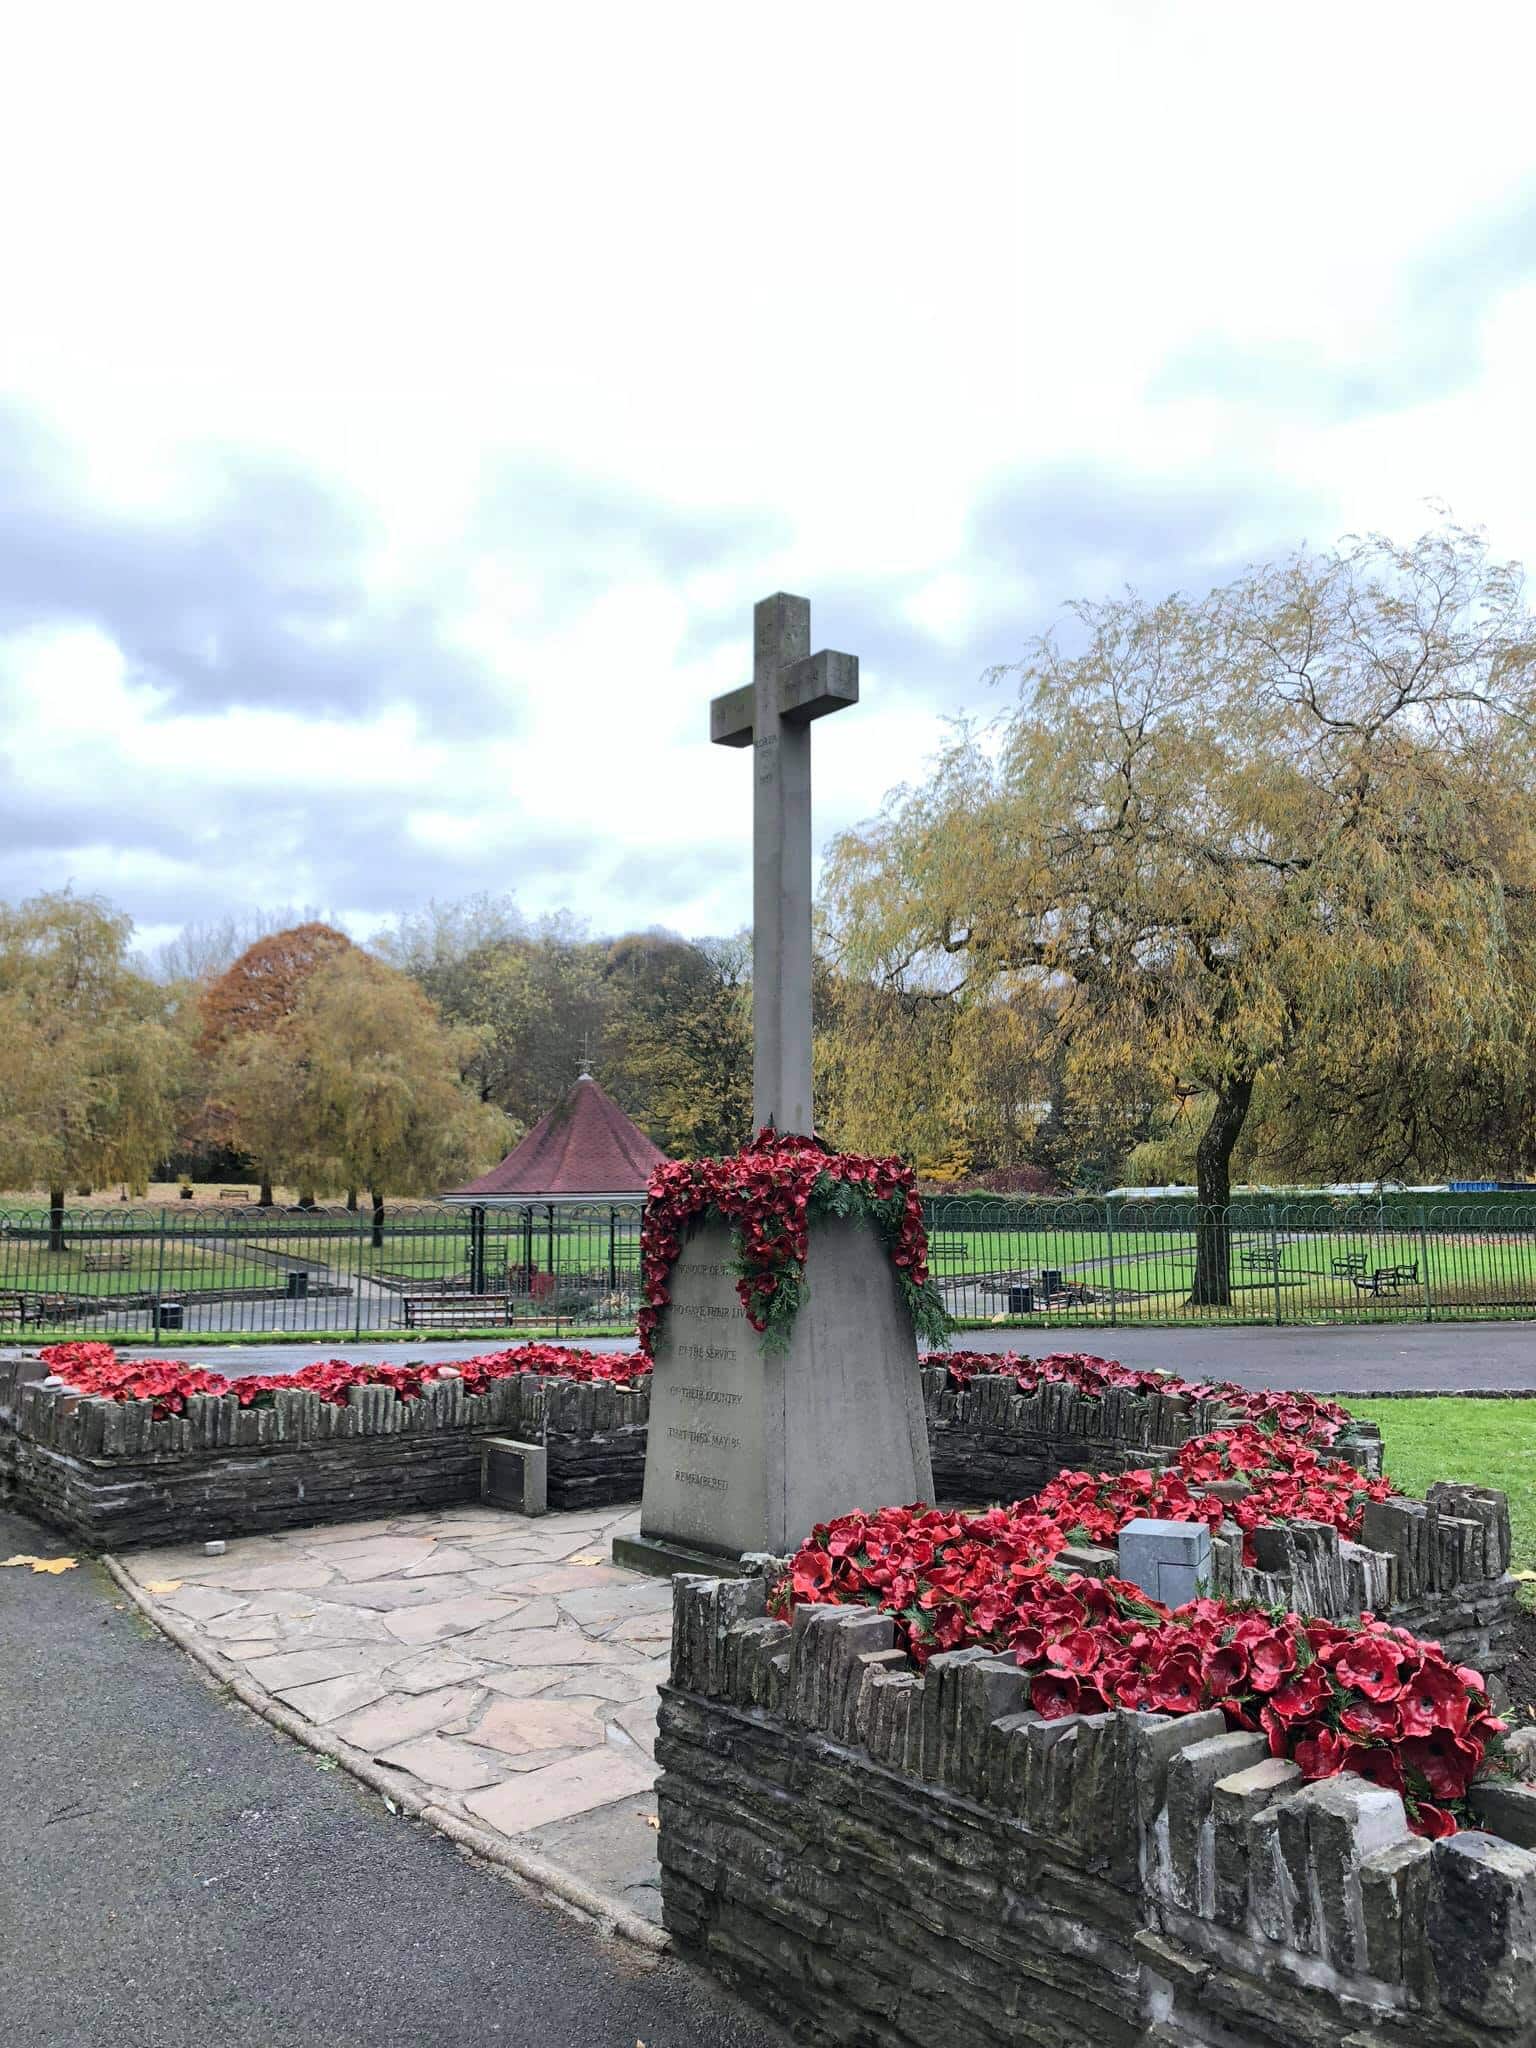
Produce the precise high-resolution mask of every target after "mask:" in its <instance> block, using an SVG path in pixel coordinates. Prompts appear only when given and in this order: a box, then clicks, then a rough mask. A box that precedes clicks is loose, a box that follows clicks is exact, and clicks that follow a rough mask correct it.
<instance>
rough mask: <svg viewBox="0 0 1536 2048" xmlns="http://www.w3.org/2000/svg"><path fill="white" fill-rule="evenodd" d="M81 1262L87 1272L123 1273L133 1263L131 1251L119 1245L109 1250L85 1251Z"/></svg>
mask: <svg viewBox="0 0 1536 2048" xmlns="http://www.w3.org/2000/svg"><path fill="white" fill-rule="evenodd" d="M81 1263H82V1265H83V1266H84V1267H85V1270H86V1272H87V1273H124V1272H126V1271H127V1270H128V1268H129V1267H130V1266H131V1265H132V1264H133V1253H132V1252H131V1251H130V1250H129V1249H128V1247H127V1246H126V1245H121V1246H118V1247H117V1248H116V1249H114V1250H111V1251H98V1252H86V1253H85V1254H84V1256H83V1258H82V1260H81Z"/></svg>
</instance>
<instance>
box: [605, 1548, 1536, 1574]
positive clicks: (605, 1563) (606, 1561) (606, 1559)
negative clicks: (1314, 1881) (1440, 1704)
mask: <svg viewBox="0 0 1536 2048" xmlns="http://www.w3.org/2000/svg"><path fill="white" fill-rule="evenodd" d="M565 1561H566V1563H567V1564H606V1562H607V1559H606V1558H605V1557H604V1556H603V1554H602V1552H601V1551H600V1550H587V1551H583V1552H582V1554H581V1556H580V1557H568V1558H567V1559H566V1560H565ZM1516 1576H1517V1577H1518V1574H1517V1575H1516Z"/></svg>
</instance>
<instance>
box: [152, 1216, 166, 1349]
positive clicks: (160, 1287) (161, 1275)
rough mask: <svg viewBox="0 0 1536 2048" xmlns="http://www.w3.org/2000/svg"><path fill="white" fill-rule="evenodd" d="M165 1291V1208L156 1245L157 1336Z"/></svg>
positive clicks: (153, 1322)
mask: <svg viewBox="0 0 1536 2048" xmlns="http://www.w3.org/2000/svg"><path fill="white" fill-rule="evenodd" d="M164 1291H165V1210H164V1208H163V1207H162V1208H161V1211H160V1231H159V1235H158V1238H157V1240H156V1246H155V1306H154V1310H153V1315H152V1328H153V1333H154V1335H155V1336H156V1337H158V1336H159V1335H160V1298H161V1296H162V1294H163V1293H164Z"/></svg>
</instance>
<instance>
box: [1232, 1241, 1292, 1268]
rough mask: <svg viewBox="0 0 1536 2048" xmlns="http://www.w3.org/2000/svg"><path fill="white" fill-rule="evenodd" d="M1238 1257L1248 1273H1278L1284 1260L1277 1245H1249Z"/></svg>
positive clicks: (1282, 1253) (1283, 1254) (1283, 1255)
mask: <svg viewBox="0 0 1536 2048" xmlns="http://www.w3.org/2000/svg"><path fill="white" fill-rule="evenodd" d="M1239 1256H1240V1258H1241V1259H1242V1262H1243V1264H1244V1266H1245V1267H1246V1268H1247V1269H1248V1271H1249V1272H1250V1273H1278V1272H1279V1270H1280V1268H1281V1265H1282V1263H1283V1262H1284V1259H1285V1253H1284V1252H1283V1251H1282V1250H1281V1249H1280V1247H1279V1245H1277V1244H1256V1245H1250V1246H1249V1247H1248V1248H1247V1249H1246V1250H1245V1251H1243V1252H1241V1253H1240V1254H1239Z"/></svg>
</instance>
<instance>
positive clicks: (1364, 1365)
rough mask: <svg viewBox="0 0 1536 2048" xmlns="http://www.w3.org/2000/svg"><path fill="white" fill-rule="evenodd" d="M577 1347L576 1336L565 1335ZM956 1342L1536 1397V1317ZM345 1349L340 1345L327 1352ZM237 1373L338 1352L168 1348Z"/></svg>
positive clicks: (627, 1342)
mask: <svg viewBox="0 0 1536 2048" xmlns="http://www.w3.org/2000/svg"><path fill="white" fill-rule="evenodd" d="M562 1341H563V1342H575V1341H577V1340H575V1339H562ZM955 1343H956V1345H957V1346H960V1347H963V1348H964V1349H966V1350H971V1351H1027V1352H1030V1353H1032V1354H1033V1355H1034V1356H1036V1357H1039V1356H1041V1355H1042V1354H1043V1353H1045V1352H1047V1351H1094V1352H1097V1353H1098V1354H1099V1355H1100V1356H1101V1357H1109V1358H1118V1359H1120V1360H1122V1361H1123V1363H1125V1364H1126V1365H1146V1366H1166V1367H1168V1368H1169V1369H1170V1370H1172V1371H1174V1372H1180V1373H1183V1374H1184V1375H1185V1376H1186V1377H1187V1378H1191V1379H1193V1378H1200V1377H1204V1378H1211V1379H1228V1380H1237V1381H1238V1382H1239V1383H1240V1384H1241V1385H1243V1386H1248V1387H1305V1388H1308V1389H1310V1390H1311V1391H1312V1392H1314V1393H1360V1394H1363V1393H1373V1394H1374V1393H1404V1392H1417V1391H1420V1390H1424V1391H1438V1392H1441V1393H1453V1392H1455V1391H1457V1390H1458V1389H1462V1390H1466V1389H1474V1388H1475V1389H1477V1390H1478V1391H1480V1392H1503V1393H1515V1392H1522V1393H1532V1392H1536V1323H1390V1324H1381V1323H1378V1324H1341V1325H1334V1326H1331V1327H1327V1328H1313V1329H1309V1328H1302V1327H1291V1326H1289V1325H1287V1326H1285V1327H1284V1328H1280V1329H1272V1328H1264V1327H1250V1328H1247V1329H1238V1330H1205V1329H1200V1330H1138V1329H1131V1330H1094V1329H1054V1330H962V1331H960V1332H959V1333H958V1335H957V1336H956V1338H955ZM487 1348H491V1347H488V1346H486V1345H484V1344H481V1345H474V1344H407V1345H400V1344H361V1345H356V1346H353V1345H348V1346H347V1347H346V1350H345V1353H344V1354H343V1355H344V1356H346V1357H348V1358H360V1359H361V1358H368V1359H386V1358H387V1359H393V1360H396V1361H398V1362H401V1363H404V1364H410V1363H413V1362H415V1363H425V1362H426V1361H427V1360H428V1359H438V1360H442V1359H451V1358H466V1357H469V1356H471V1355H472V1354H473V1353H474V1352H475V1351H477V1350H479V1351H483V1350H486V1349H487ZM587 1348H588V1349H590V1350H593V1351H628V1350H632V1349H633V1348H634V1347H633V1340H632V1339H629V1338H621V1339H615V1338H595V1339H593V1340H591V1342H590V1343H589V1345H588V1346H587ZM329 1350H330V1351H332V1352H333V1351H334V1350H335V1346H334V1344H332V1345H331V1346H330V1347H329ZM164 1355H165V1356H168V1357H173V1358H177V1357H184V1358H186V1359H188V1360H189V1361H190V1362H192V1363H194V1364H197V1365H211V1366H214V1367H216V1368H217V1370H218V1371H220V1372H227V1373H230V1374H231V1375H234V1374H239V1373H246V1372H294V1371H297V1369H298V1368H299V1367H300V1366H301V1365H307V1364H308V1363H309V1361H310V1360H311V1359H312V1358H321V1357H325V1356H327V1355H328V1347H327V1340H326V1339H325V1338H324V1337H323V1336H318V1337H317V1338H316V1340H315V1345H314V1348H313V1350H309V1349H307V1348H305V1347H303V1346H298V1345H295V1346H291V1347H290V1346H288V1345H268V1346H265V1347H262V1346H252V1347H250V1348H249V1349H247V1347H245V1346H244V1345H241V1346H238V1347H230V1348H228V1349H225V1348H223V1347H218V1348H210V1349H207V1350H195V1351H192V1350H189V1351H181V1352H178V1351H168V1352H166V1353H165V1354H164Z"/></svg>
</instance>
